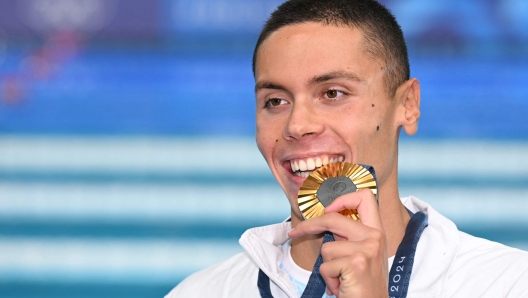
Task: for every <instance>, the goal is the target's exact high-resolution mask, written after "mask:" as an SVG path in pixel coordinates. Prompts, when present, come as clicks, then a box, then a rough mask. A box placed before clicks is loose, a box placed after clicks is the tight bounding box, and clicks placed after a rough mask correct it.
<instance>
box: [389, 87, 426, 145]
mask: <svg viewBox="0 0 528 298" xmlns="http://www.w3.org/2000/svg"><path fill="white" fill-rule="evenodd" d="M394 99H395V100H397V101H398V103H399V104H398V109H399V110H400V112H399V113H398V122H399V125H400V126H402V127H403V129H404V130H405V132H406V133H407V134H408V135H410V136H411V135H414V134H415V133H416V132H417V131H418V119H420V82H418V80H417V79H415V78H412V79H410V80H408V81H406V82H405V83H403V84H402V85H401V86H400V87H398V89H397V90H396V95H395V98H394Z"/></svg>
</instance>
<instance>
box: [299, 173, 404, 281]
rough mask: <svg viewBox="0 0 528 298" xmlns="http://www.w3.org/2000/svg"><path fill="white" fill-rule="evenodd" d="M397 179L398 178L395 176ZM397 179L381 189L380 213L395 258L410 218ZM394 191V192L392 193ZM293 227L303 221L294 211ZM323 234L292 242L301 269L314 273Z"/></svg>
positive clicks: (389, 250) (388, 245)
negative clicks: (399, 191)
mask: <svg viewBox="0 0 528 298" xmlns="http://www.w3.org/2000/svg"><path fill="white" fill-rule="evenodd" d="M394 177H395V178H396V176H394ZM396 181H397V179H394V181H390V180H387V181H385V183H384V185H383V189H382V188H381V187H380V189H379V193H380V197H379V212H380V217H381V223H382V225H383V229H384V232H385V235H386V237H387V255H388V256H394V255H395V254H396V250H397V249H398V246H399V245H400V243H401V241H402V239H403V236H404V235H405V229H406V227H407V224H408V222H409V220H410V216H409V214H408V212H407V209H405V206H403V204H402V203H401V201H400V197H399V194H398V185H397V182H396ZM391 190H392V191H391ZM382 195H383V196H382ZM291 219H292V227H295V226H297V225H298V224H299V223H300V222H301V221H302V220H303V219H302V218H300V217H299V216H297V215H296V213H295V212H293V211H292V215H291ZM322 241H323V234H320V235H306V236H303V237H300V238H296V239H293V240H292V248H291V255H292V258H293V260H294V261H295V263H296V264H297V265H299V266H300V267H301V268H303V269H305V270H308V271H312V269H313V268H312V267H313V265H314V264H315V260H316V259H317V256H318V255H319V252H320V249H321V244H322Z"/></svg>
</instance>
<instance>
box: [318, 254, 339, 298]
mask: <svg viewBox="0 0 528 298" xmlns="http://www.w3.org/2000/svg"><path fill="white" fill-rule="evenodd" d="M319 273H321V277H323V279H324V281H325V283H326V289H327V292H330V294H328V296H331V295H336V294H338V293H339V285H340V281H339V277H340V276H341V268H340V266H339V264H338V261H335V262H334V263H331V262H325V263H323V264H321V267H319Z"/></svg>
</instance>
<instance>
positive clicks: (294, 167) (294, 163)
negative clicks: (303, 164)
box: [292, 161, 299, 172]
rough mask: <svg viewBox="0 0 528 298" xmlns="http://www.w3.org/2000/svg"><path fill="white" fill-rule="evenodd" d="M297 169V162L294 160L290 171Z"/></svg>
mask: <svg viewBox="0 0 528 298" xmlns="http://www.w3.org/2000/svg"><path fill="white" fill-rule="evenodd" d="M298 170H299V164H298V163H297V162H296V161H294V162H292V171H293V172H297V171H298Z"/></svg>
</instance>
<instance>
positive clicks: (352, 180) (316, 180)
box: [297, 162, 378, 220]
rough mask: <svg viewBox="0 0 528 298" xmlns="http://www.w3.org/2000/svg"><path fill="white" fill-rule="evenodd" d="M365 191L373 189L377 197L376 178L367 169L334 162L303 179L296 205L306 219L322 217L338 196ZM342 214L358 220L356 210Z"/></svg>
mask: <svg viewBox="0 0 528 298" xmlns="http://www.w3.org/2000/svg"><path fill="white" fill-rule="evenodd" d="M364 188H368V189H370V190H372V192H373V193H374V195H375V196H376V199H377V198H378V188H377V183H376V178H374V175H372V173H371V172H370V171H369V170H368V169H366V168H365V167H363V166H361V165H358V164H352V163H348V162H338V163H332V164H328V165H326V166H323V167H320V168H319V169H317V170H315V171H313V172H312V173H311V174H310V176H308V178H306V180H304V182H303V184H302V185H301V188H300V189H299V194H298V197H297V202H298V204H299V209H300V210H301V214H302V215H303V217H304V218H305V219H309V218H312V217H316V216H321V215H323V214H324V209H325V207H327V206H328V205H330V204H331V203H332V202H333V201H334V200H335V199H336V198H337V197H339V196H342V195H344V194H347V193H351V192H355V191H358V190H361V189H364ZM339 213H341V214H343V215H345V216H348V217H350V218H352V219H354V220H358V219H359V215H358V213H357V210H355V209H354V210H343V211H341V212H339Z"/></svg>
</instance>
